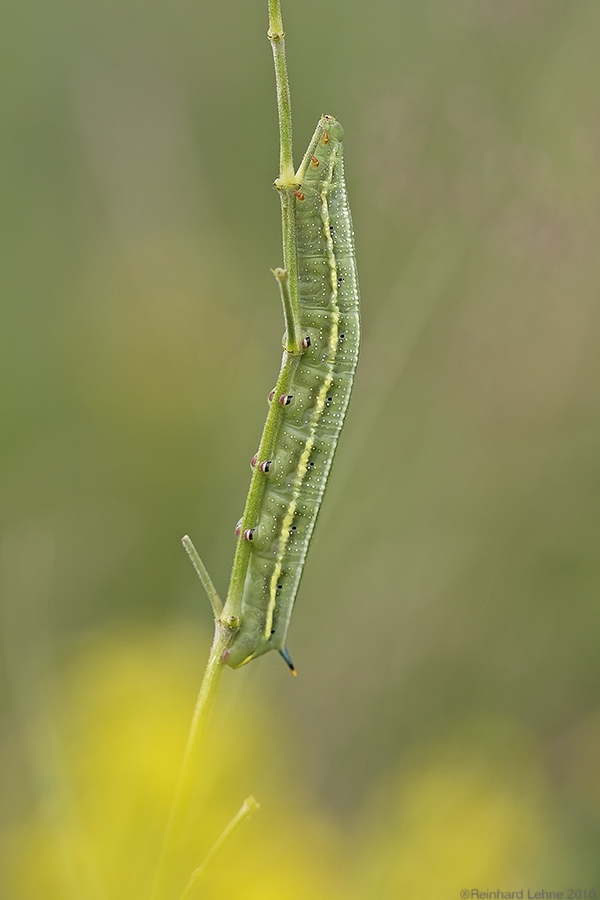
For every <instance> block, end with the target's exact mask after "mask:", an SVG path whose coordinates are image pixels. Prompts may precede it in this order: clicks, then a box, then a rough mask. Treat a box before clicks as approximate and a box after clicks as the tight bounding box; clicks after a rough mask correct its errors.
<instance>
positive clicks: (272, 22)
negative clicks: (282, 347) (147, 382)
mask: <svg viewBox="0 0 600 900" xmlns="http://www.w3.org/2000/svg"><path fill="white" fill-rule="evenodd" d="M267 36H268V38H269V41H270V42H271V47H272V50H273V62H274V64H275V83H276V87H277V112H278V116H279V178H277V179H276V181H275V187H276V188H277V190H278V191H279V196H280V199H281V231H282V237H283V268H284V269H285V270H286V272H287V273H288V277H289V290H290V309H291V319H290V321H291V322H292V323H293V328H291V330H290V329H289V328H288V332H287V342H286V349H287V350H289V351H290V353H299V352H300V344H299V339H298V335H299V332H300V302H299V291H298V250H297V247H296V191H297V190H298V187H299V185H298V182H297V180H296V176H295V174H294V158H293V147H292V104H291V99H290V85H289V80H288V73H287V63H286V57H285V34H284V31H283V20H282V18H281V7H280V4H279V0H269V30H268V32H267Z"/></svg>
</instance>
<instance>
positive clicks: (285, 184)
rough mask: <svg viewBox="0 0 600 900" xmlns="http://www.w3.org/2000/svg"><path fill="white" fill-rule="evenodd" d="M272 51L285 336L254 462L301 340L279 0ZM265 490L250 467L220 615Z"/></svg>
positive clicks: (272, 429)
mask: <svg viewBox="0 0 600 900" xmlns="http://www.w3.org/2000/svg"><path fill="white" fill-rule="evenodd" d="M267 34H268V37H269V40H270V42H271V46H272V48H273V59H274V61H275V80H276V83H277V109H278V112H279V140H280V148H281V150H280V156H279V159H280V174H279V178H278V179H277V180H276V181H275V187H276V188H277V190H278V191H279V196H280V198H281V226H282V234H283V262H284V267H285V268H284V270H283V272H285V273H287V277H286V275H285V274H283V272H282V270H281V269H275V270H274V274H275V273H279V274H275V277H276V278H277V280H278V282H279V285H280V289H281V293H282V302H283V313H284V319H285V323H286V337H285V344H284V347H285V349H284V354H283V361H282V363H281V370H280V372H279V378H278V379H277V385H276V386H275V390H274V400H273V402H272V403H271V406H270V407H269V412H268V414H267V421H266V422H265V427H264V429H263V433H262V438H261V441H260V448H259V451H258V459H259V461H262V460H268V459H271V458H272V455H273V450H274V447H275V442H276V440H277V435H278V433H279V427H280V424H281V407H280V406H279V404H278V403H277V398H278V397H280V396H281V395H282V394H287V393H289V390H290V387H291V384H292V379H293V376H294V373H295V371H296V368H297V365H298V360H299V359H300V356H301V354H302V353H303V350H302V335H301V330H300V313H299V308H300V307H299V297H298V252H297V248H296V197H295V192H296V190H297V188H298V183H297V181H296V176H295V175H294V165H293V160H292V120H291V104H290V89H289V83H288V76H287V66H286V61H285V39H284V33H283V22H282V20H281V8H280V5H279V0H269V31H268V32H267ZM264 488H265V479H264V477H263V476H262V475H261V473H260V472H259V470H258V466H256V467H255V469H254V473H253V475H252V481H251V482H250V490H249V491H248V496H247V498H246V506H245V507H244V515H243V517H242V525H241V529H240V532H241V533H240V536H239V538H238V542H237V546H236V550H235V557H234V560H233V568H232V570H231V579H230V582H229V591H228V593H227V600H226V602H225V611H224V615H225V616H227V615H234V616H240V614H241V605H242V593H243V590H244V583H245V580H246V571H247V569H248V563H249V560H250V544H249V543H248V542H247V541H245V540H244V539H243V532H244V531H245V530H246V529H247V528H253V527H254V526H255V524H256V521H257V519H258V514H259V511H260V504H261V501H262V496H263V493H264Z"/></svg>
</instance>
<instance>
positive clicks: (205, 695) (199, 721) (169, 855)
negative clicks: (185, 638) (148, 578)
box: [152, 619, 234, 900]
mask: <svg viewBox="0 0 600 900" xmlns="http://www.w3.org/2000/svg"><path fill="white" fill-rule="evenodd" d="M231 624H234V623H231ZM231 637H232V629H231V626H230V625H228V624H227V623H225V622H222V621H221V620H219V619H217V620H216V622H215V636H214V640H213V644H212V647H211V649H210V655H209V658H208V663H207V665H206V671H205V673H204V678H203V679H202V685H201V686H200V692H199V694H198V699H197V700H196V706H195V709H194V715H193V717H192V724H191V726H190V732H189V735H188V740H187V746H186V748H185V754H184V757H183V763H182V765H181V771H180V773H179V778H178V781H177V787H176V789H175V796H174V798H173V803H172V805H171V812H170V814H169V820H168V822H167V829H166V832H165V837H164V840H163V846H162V850H161V854H160V859H159V862H158V869H157V872H156V878H155V880H154V888H153V890H152V900H163V898H164V897H166V893H165V891H166V889H167V887H168V885H167V880H168V878H169V876H170V875H171V872H172V870H173V865H174V863H175V861H176V856H177V841H178V839H179V837H180V834H181V828H182V825H183V822H184V819H185V816H186V813H187V811H188V806H189V801H190V797H191V793H192V789H193V787H194V780H195V776H196V770H197V761H198V753H199V749H200V745H201V742H202V738H203V736H204V733H205V731H206V725H207V722H208V718H209V716H210V712H211V709H212V704H213V701H214V699H215V695H216V692H217V687H218V685H219V680H220V677H221V673H222V671H223V666H224V663H223V651H224V650H225V649H226V647H227V646H228V644H229V643H230V641H231Z"/></svg>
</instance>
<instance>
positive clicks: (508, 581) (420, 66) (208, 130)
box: [0, 0, 600, 900]
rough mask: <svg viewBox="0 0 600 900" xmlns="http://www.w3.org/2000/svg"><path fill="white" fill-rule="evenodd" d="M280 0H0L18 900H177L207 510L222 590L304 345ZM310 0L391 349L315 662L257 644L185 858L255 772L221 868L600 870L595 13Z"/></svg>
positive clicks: (300, 49)
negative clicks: (271, 397)
mask: <svg viewBox="0 0 600 900" xmlns="http://www.w3.org/2000/svg"><path fill="white" fill-rule="evenodd" d="M266 5H267V4H266V2H263V0H256V2H251V3H250V2H248V0H231V2H229V3H224V2H222V3H209V2H208V0H196V2H192V0H171V2H170V3H168V4H167V3H162V2H161V3H159V2H156V0H147V2H143V3H142V2H140V0H118V2H116V0H90V2H85V3H82V2H72V0H20V2H16V0H12V2H7V0H5V2H3V3H2V4H1V10H2V19H3V25H2V29H1V31H0V50H1V52H0V71H1V79H2V91H1V94H0V107H1V108H2V121H3V128H2V137H1V138H0V154H1V170H2V176H1V204H0V225H1V229H2V241H1V247H2V251H1V252H2V265H1V274H0V279H1V282H2V285H1V293H2V328H1V337H0V340H1V341H2V347H1V354H0V366H1V368H2V385H3V389H2V412H1V418H2V429H1V435H2V437H1V451H0V452H1V455H2V467H1V476H0V478H1V480H0V507H1V511H0V515H1V539H2V573H1V592H2V604H1V610H2V632H3V636H4V640H3V645H2V647H3V660H4V664H3V666H2V668H1V670H0V674H1V680H0V699H1V702H2V734H3V741H2V747H1V748H0V753H1V759H2V766H1V769H0V771H1V775H0V779H1V784H0V788H1V797H0V809H1V812H0V817H1V822H0V839H1V847H0V853H1V856H0V861H1V866H0V868H1V871H2V874H1V875H0V895H1V896H2V897H3V898H4V897H5V898H7V900H33V898H37V897H42V896H43V897H44V898H45V900H54V898H56V900H62V898H67V900H71V898H73V900H75V898H76V900H88V898H90V900H117V898H118V900H120V898H123V900H125V898H128V900H131V898H138V897H139V898H142V897H147V896H148V885H149V881H150V880H151V874H152V868H153V865H154V861H155V858H156V852H157V846H158V841H159V837H160V832H161V829H162V826H163V823H164V816H165V814H166V812H165V811H166V808H167V805H168V799H169V795H170V792H171V791H172V787H173V780H174V778H175V776H176V773H177V767H178V765H179V759H180V758H181V753H182V747H183V744H184V741H185V734H186V729H187V724H188V722H189V717H190V714H191V709H192V706H193V702H194V696H195V691H196V689H197V685H198V684H199V680H200V677H201V673H202V669H203V665H204V662H205V659H206V656H207V653H208V646H209V641H210V633H211V616H210V610H209V607H208V603H207V602H206V601H205V599H204V597H203V596H202V592H201V590H200V587H199V584H198V582H197V580H196V578H195V575H194V572H193V570H192V568H191V566H190V565H189V562H188V561H187V559H186V557H185V554H184V553H183V550H182V548H181V545H180V543H179V540H180V537H181V536H182V535H183V534H185V533H189V534H190V535H191V536H192V538H193V540H194V542H195V543H196V546H197V547H198V548H199V550H200V552H201V554H202V556H203V558H204V560H205V562H206V564H207V566H208V568H209V570H210V572H211V574H212V576H213V579H214V580H215V582H216V584H217V587H218V588H219V589H220V590H221V591H222V592H223V593H224V592H225V589H226V585H227V579H228V574H229V567H230V565H231V560H232V557H233V549H234V541H235V538H234V533H233V531H234V526H235V523H236V521H237V519H238V517H239V515H240V514H241V510H242V507H243V503H244V498H245V493H246V489H247V485H248V483H249V474H250V470H249V465H248V461H249V459H250V457H251V456H252V454H253V453H254V452H255V449H256V446H257V442H258V439H259V436H260V432H261V428H262V424H263V420H264V416H265V413H266V395H267V393H268V391H269V389H270V388H271V387H272V384H273V382H274V378H275V376H276V373H277V370H278V364H279V358H280V341H281V333H282V319H281V312H280V308H279V300H278V296H277V290H276V286H275V284H274V281H273V278H272V275H271V273H270V271H269V268H270V267H273V266H276V265H279V264H280V263H281V250H280V234H279V228H280V223H279V208H278V198H277V195H276V193H275V192H274V191H273V190H272V188H271V184H272V181H273V179H274V178H275V176H276V175H277V160H278V137H277V122H276V108H275V93H274V77H273V72H272V60H271V53H270V49H269V45H268V43H267V41H266V39H265V32H266V28H267V16H266ZM283 14H284V22H285V27H286V33H287V49H288V61H289V69H290V78H291V87H292V99H293V112H294V134H295V149H296V156H297V158H298V159H299V157H300V154H301V153H302V151H303V150H304V148H305V146H306V144H307V142H308V139H309V137H310V135H311V134H312V131H313V129H314V126H315V123H316V121H317V120H318V117H319V115H320V114H321V113H323V112H327V113H330V114H333V115H335V116H336V117H338V118H339V119H340V120H341V121H342V123H343V124H344V127H345V130H346V157H347V181H348V189H349V194H350V200H351V205H352V210H353V216H354V224H355V230H356V243H357V252H358V263H359V272H360V277H361V289H362V299H363V334H364V340H363V348H362V353H361V359H360V364H359V369H358V374H357V379H356V387H355V393H354V397H353V401H352V404H351V406H350V410H349V414H348V419H347V424H346V426H345V430H344V433H343V435H342V439H341V442H340V447H339V450H338V456H337V461H336V465H335V466H334V469H333V473H332V476H331V479H330V486H329V488H328V493H327V495H326V498H325V501H324V506H323V510H322V515H321V521H320V523H319V526H318V528H317V532H316V538H315V542H314V546H313V547H312V549H311V551H310V554H309V558H308V563H307V567H306V571H305V575H304V578H303V583H302V587H301V590H300V595H299V600H298V603H297V607H296V611H295V613H294V620H293V624H292V629H291V632H290V636H289V647H290V650H291V653H292V655H293V658H294V661H295V663H296V665H297V667H298V670H299V677H298V678H297V679H292V678H290V677H289V673H288V672H287V670H286V668H285V666H284V665H283V663H282V662H281V660H280V659H279V658H278V657H277V656H276V654H270V655H269V656H268V657H266V658H264V659H261V660H260V661H259V662H256V663H253V664H252V665H251V666H248V667H247V668H246V669H244V670H241V671H239V672H236V673H230V672H227V673H226V675H225V679H224V681H225V683H224V685H223V691H222V696H221V698H220V702H219V710H218V713H217V716H216V718H215V722H214V727H213V733H212V743H211V744H210V746H209V747H208V748H207V750H206V753H207V758H206V764H205V766H204V767H203V771H202V774H203V780H202V786H201V792H202V795H201V797H200V799H199V803H198V810H199V812H198V816H199V819H198V823H197V824H196V826H195V827H194V828H192V827H191V826H190V835H191V837H190V846H189V848H188V850H187V851H186V853H188V856H187V857H186V860H185V861H182V863H181V866H182V875H181V877H182V878H184V879H185V873H186V872H189V871H190V870H191V869H192V868H193V867H194V866H195V865H197V864H198V863H199V862H200V861H201V859H202V857H203V855H204V854H205V853H206V852H207V850H208V848H209V847H210V845H211V843H212V842H213V841H214V840H215V839H216V837H217V835H218V833H219V831H220V830H221V829H222V828H223V827H224V826H225V824H226V822H227V821H228V820H229V819H230V818H231V817H232V816H233V815H234V813H235V811H236V810H237V808H238V807H239V805H240V803H241V801H242V800H243V798H244V796H246V795H247V794H248V793H250V792H252V793H254V794H255V795H256V796H257V798H258V799H259V800H260V801H261V803H262V809H261V811H260V813H258V814H257V815H256V816H254V818H253V819H252V820H251V821H250V822H249V823H247V824H245V825H244V826H243V828H242V830H241V831H240V832H239V833H238V834H237V835H236V836H235V837H234V838H233V839H232V841H231V843H230V845H229V846H228V848H227V849H225V850H224V851H223V854H222V856H221V857H220V859H218V860H217V861H216V862H215V864H214V866H213V869H212V871H211V874H210V877H209V878H208V879H207V881H206V885H205V893H204V895H203V896H205V897H209V898H221V897H228V898H234V900H237V898H240V900H247V898H254V897H256V898H270V897H278V898H279V897H281V896H294V897H297V898H300V897H311V898H321V897H322V898H328V900H331V898H334V900H337V898H340V900H341V898H352V900H358V898H360V900H363V898H372V897H377V898H381V900H392V898H394V900H395V898H399V897H411V898H417V900H419V898H428V900H429V898H445V897H448V898H450V897H458V896H459V891H460V890H461V889H468V890H470V889H471V888H478V889H479V890H482V891H483V890H495V889H500V890H505V891H509V890H519V889H521V888H524V889H525V896H527V890H528V889H531V890H532V891H535V890H541V889H542V888H544V889H546V890H555V891H559V890H563V891H565V892H566V891H568V889H569V888H572V889H579V890H582V891H583V890H588V891H589V890H590V889H596V890H597V891H598V893H597V894H596V896H600V858H599V854H598V839H599V838H600V671H599V667H598V656H599V653H600V638H599V629H600V610H599V607H598V582H599V575H600V542H599V538H600V507H599V505H598V490H599V486H600V415H599V414H600V382H599V378H598V376H599V374H600V373H599V368H600V354H599V349H600V347H599V344H600V327H599V326H600V321H599V312H600V311H599V307H598V299H597V298H598V283H599V277H600V253H599V251H598V248H599V246H600V206H599V203H600V180H599V178H598V172H599V171H600V55H599V53H598V47H599V42H600V5H599V4H598V3H597V2H595V0H421V2H418V3H417V2H407V0H373V2H370V3H369V4H359V3H352V2H348V0H345V2H344V0H302V2H300V0H285V3H284V8H283ZM184 883H185V881H184ZM182 887H183V885H181V887H180V889H182ZM565 896H566V893H565ZM581 896H583V894H581ZM588 896H591V895H590V894H589V893H588Z"/></svg>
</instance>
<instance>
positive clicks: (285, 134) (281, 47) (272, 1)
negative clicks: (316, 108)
mask: <svg viewBox="0 0 600 900" xmlns="http://www.w3.org/2000/svg"><path fill="white" fill-rule="evenodd" d="M267 37H268V38H269V41H270V42H271V47H272V50H273V61H274V63H275V82H276V86H277V112H278V114H279V136H280V143H279V179H278V180H279V181H280V182H281V183H282V185H286V186H289V185H291V184H293V182H294V160H293V151H292V104H291V100H290V85H289V81H288V74H287V64H286V61H285V33H284V31H283V20H282V18H281V7H280V5H279V0H269V30H268V32H267Z"/></svg>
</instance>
